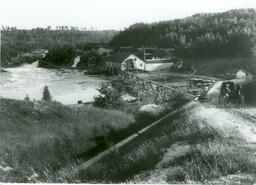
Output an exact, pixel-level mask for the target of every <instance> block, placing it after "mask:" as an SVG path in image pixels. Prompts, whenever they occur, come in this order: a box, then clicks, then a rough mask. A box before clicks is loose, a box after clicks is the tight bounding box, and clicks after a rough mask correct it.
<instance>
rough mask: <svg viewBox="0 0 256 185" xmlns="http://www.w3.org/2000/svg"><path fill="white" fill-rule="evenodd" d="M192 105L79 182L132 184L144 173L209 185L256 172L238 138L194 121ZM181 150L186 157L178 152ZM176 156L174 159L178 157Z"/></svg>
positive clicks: (86, 172)
mask: <svg viewBox="0 0 256 185" xmlns="http://www.w3.org/2000/svg"><path fill="white" fill-rule="evenodd" d="M196 106H198V105H192V106H190V107H189V108H187V109H186V110H182V111H180V112H178V113H176V114H174V115H172V116H171V117H169V118H168V119H165V120H164V121H163V122H162V123H160V124H159V125H157V126H156V127H155V128H154V129H151V130H150V131H149V132H147V133H146V134H144V135H142V136H141V137H138V138H137V139H136V140H135V141H133V142H132V143H128V144H127V145H126V146H125V147H123V148H121V149H120V150H119V151H117V152H115V153H112V154H110V155H109V156H107V157H105V158H104V159H102V160H101V161H100V162H98V163H96V164H95V165H93V166H91V167H89V168H88V169H86V170H82V171H80V173H79V174H78V175H77V176H76V177H75V179H79V180H80V182H98V183H103V182H112V183H120V182H132V183H139V182H141V181H143V180H147V176H146V177H143V175H141V176H140V175H139V176H136V178H135V175H138V174H140V173H142V172H145V171H153V170H154V169H155V167H156V166H158V169H159V168H160V169H168V168H169V169H172V170H171V171H170V173H168V174H166V176H167V182H168V183H181V182H183V183H184V182H185V183H189V182H191V181H193V182H201V183H202V182H206V181H207V180H211V179H215V178H219V177H222V176H226V175H229V174H236V173H249V174H253V173H255V172H256V170H255V169H256V161H255V156H253V154H252V153H251V152H249V151H248V150H247V149H246V148H244V147H242V146H246V143H245V142H244V141H243V139H241V138H239V137H238V136H233V135H227V134H225V133H223V131H221V130H218V129H216V128H213V127H211V126H210V125H208V124H207V123H205V122H204V121H202V120H196V119H195V118H193V116H190V115H191V112H190V110H192V109H194V108H195V107H196ZM178 148H183V150H181V151H182V152H177V150H178ZM175 151H176V153H175Z"/></svg>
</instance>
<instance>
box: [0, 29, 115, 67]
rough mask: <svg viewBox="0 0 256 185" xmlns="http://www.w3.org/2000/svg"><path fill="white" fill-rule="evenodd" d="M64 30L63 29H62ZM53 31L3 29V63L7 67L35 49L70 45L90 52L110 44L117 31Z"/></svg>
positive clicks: (49, 48) (50, 48)
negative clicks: (98, 45) (17, 58)
mask: <svg viewBox="0 0 256 185" xmlns="http://www.w3.org/2000/svg"><path fill="white" fill-rule="evenodd" d="M62 28H63V29H62ZM62 28H61V29H58V30H51V29H50V28H45V29H44V28H36V29H32V30H24V29H16V28H15V27H12V28H11V27H2V30H1V61H2V65H3V66H4V65H6V64H7V63H8V62H10V61H11V59H12V58H13V57H16V56H17V55H18V54H20V53H24V52H31V50H34V49H47V50H52V49H54V48H58V47H61V46H64V45H65V46H66V45H68V46H69V47H72V48H74V49H77V50H79V49H80V50H88V49H91V48H93V47H95V45H97V44H105V43H107V42H109V41H110V40H111V39H112V37H113V36H114V35H115V34H116V31H113V30H106V31H81V30H77V29H75V28H74V29H66V27H63V26H62Z"/></svg>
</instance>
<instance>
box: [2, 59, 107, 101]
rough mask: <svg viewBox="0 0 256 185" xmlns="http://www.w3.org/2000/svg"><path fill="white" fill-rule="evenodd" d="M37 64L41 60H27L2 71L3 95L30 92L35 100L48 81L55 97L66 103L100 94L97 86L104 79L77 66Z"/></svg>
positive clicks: (17, 97) (17, 95)
mask: <svg viewBox="0 0 256 185" xmlns="http://www.w3.org/2000/svg"><path fill="white" fill-rule="evenodd" d="M37 65H38V62H34V63H32V64H24V65H23V66H20V67H16V68H6V70H7V71H8V72H5V73H0V97H5V98H11V99H24V97H25V96H26V94H28V95H29V98H30V99H31V100H32V99H36V100H39V99H41V98H42V92H43V88H44V86H45V85H48V88H49V90H50V93H51V95H52V98H53V99H54V100H57V101H59V102H61V103H63V104H75V103H77V101H78V100H82V101H83V102H89V101H93V98H94V96H96V95H98V94H99V92H98V90H97V89H98V88H99V86H100V83H101V82H103V81H104V80H103V79H102V78H100V77H95V76H86V75H84V74H83V71H79V70H77V69H44V68H38V67H37Z"/></svg>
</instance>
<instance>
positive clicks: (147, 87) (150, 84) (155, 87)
mask: <svg viewBox="0 0 256 185" xmlns="http://www.w3.org/2000/svg"><path fill="white" fill-rule="evenodd" d="M121 77H122V79H123V80H124V81H125V82H127V83H128V84H130V86H132V87H133V88H135V89H136V90H137V91H138V100H139V99H140V95H141V94H148V95H151V96H153V97H154V102H155V103H162V102H166V101H168V100H169V98H170V95H171V94H173V93H179V92H181V89H180V88H173V87H170V86H167V85H165V84H162V83H159V82H156V81H152V80H149V79H145V78H142V77H140V76H138V75H137V74H134V73H131V72H128V71H123V72H122V73H121Z"/></svg>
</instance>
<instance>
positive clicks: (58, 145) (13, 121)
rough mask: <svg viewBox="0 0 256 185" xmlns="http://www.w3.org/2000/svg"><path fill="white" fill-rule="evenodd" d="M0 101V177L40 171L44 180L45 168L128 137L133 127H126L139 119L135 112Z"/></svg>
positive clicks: (14, 178)
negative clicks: (135, 116)
mask: <svg viewBox="0 0 256 185" xmlns="http://www.w3.org/2000/svg"><path fill="white" fill-rule="evenodd" d="M0 105H1V106H0V181H1V182H16V183H17V182H35V179H33V178H36V177H38V176H39V177H40V179H43V181H44V182H45V181H47V180H49V179H48V178H47V177H45V176H46V175H47V173H49V174H52V173H53V172H54V171H55V170H56V169H59V168H61V167H63V166H65V165H67V164H70V163H71V162H72V161H73V162H74V159H76V157H79V156H81V155H82V156H83V154H84V153H87V155H89V156H90V155H93V153H92V152H97V151H96V149H99V150H100V149H101V148H102V147H103V149H104V147H107V146H108V145H109V144H111V143H113V142H116V140H119V139H120V138H122V137H126V134H128V135H129V134H130V133H129V132H130V131H132V129H130V130H129V131H126V132H124V129H126V128H128V127H129V126H130V125H131V126H132V125H133V126H134V123H135V118H134V116H133V115H132V114H127V113H124V112H119V111H111V110H102V109H98V108H93V107H87V106H85V107H81V108H70V107H67V106H64V105H61V104H60V103H57V102H42V101H33V102H32V101H23V100H10V99H0ZM122 130H123V131H122ZM110 133H111V137H110ZM119 133H120V134H121V135H120V134H119ZM90 151H91V154H90ZM88 152H89V153H88ZM83 157H86V156H83ZM87 157H88V156H87ZM35 174H36V177H35Z"/></svg>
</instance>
